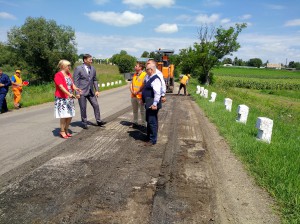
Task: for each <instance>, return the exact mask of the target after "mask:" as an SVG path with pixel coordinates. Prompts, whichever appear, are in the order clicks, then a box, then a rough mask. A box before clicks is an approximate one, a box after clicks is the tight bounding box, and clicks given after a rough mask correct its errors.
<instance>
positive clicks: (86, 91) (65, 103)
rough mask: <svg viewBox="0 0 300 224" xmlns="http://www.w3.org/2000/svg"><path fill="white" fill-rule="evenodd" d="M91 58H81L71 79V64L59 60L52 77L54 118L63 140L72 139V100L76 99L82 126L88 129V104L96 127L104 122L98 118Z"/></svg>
mask: <svg viewBox="0 0 300 224" xmlns="http://www.w3.org/2000/svg"><path fill="white" fill-rule="evenodd" d="M92 62H93V58H92V56H91V55H90V54H85V55H84V56H83V64H82V65H79V66H77V67H76V68H75V70H74V74H73V77H72V75H71V72H70V69H71V63H70V62H69V61H67V60H60V61H59V63H58V68H59V71H58V72H57V73H56V74H55V76H54V82H55V109H54V113H55V117H56V118H59V119H60V136H61V137H62V138H64V139H67V138H70V137H72V134H71V133H70V131H69V125H70V122H71V120H72V117H74V116H75V104H74V99H76V98H77V99H78V102H79V107H80V114H81V121H82V126H83V128H84V129H88V122H87V114H86V106H87V101H89V102H90V104H91V105H92V107H93V109H94V115H95V118H96V122H97V125H98V126H103V125H105V124H106V122H104V121H102V120H101V118H100V107H99V104H98V100H97V97H98V96H99V94H100V93H99V86H98V82H97V79H96V69H95V68H94V67H93V66H92Z"/></svg>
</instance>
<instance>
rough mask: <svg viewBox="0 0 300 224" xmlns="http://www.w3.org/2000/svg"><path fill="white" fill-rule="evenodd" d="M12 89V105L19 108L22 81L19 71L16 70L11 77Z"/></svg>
mask: <svg viewBox="0 0 300 224" xmlns="http://www.w3.org/2000/svg"><path fill="white" fill-rule="evenodd" d="M11 83H12V91H13V93H14V106H15V108H16V109H19V108H20V101H21V95H22V88H23V81H22V78H21V71H20V70H16V72H15V74H14V75H13V76H12V78H11Z"/></svg>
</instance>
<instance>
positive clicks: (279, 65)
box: [266, 63, 281, 69]
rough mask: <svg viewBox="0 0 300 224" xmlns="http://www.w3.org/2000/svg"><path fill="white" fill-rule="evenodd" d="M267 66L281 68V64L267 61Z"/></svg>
mask: <svg viewBox="0 0 300 224" xmlns="http://www.w3.org/2000/svg"><path fill="white" fill-rule="evenodd" d="M266 68H274V69H281V64H274V63H267V67H266Z"/></svg>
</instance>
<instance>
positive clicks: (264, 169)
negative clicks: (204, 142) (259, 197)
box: [188, 80, 300, 223]
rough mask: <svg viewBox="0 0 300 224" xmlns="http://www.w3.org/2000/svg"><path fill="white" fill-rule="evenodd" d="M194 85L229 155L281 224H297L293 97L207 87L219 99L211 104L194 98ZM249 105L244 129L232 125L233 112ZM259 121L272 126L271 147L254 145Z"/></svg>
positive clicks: (299, 152) (296, 107)
mask: <svg viewBox="0 0 300 224" xmlns="http://www.w3.org/2000/svg"><path fill="white" fill-rule="evenodd" d="M196 86H197V82H196V81H195V80H192V81H191V82H190V85H189V87H188V89H189V93H191V95H192V97H193V98H194V99H195V101H196V102H197V104H198V105H199V106H200V107H201V108H202V109H203V110H204V111H205V113H206V115H207V116H208V117H209V119H210V120H211V121H212V122H213V123H215V124H216V126H217V127H218V130H219V132H220V134H221V135H222V136H224V137H225V139H226V140H227V142H228V143H229V145H230V147H231V149H232V151H233V152H234V153H235V154H236V155H237V156H238V157H239V158H240V159H241V160H242V161H243V163H244V165H245V167H246V169H248V170H249V171H250V173H251V174H252V175H253V176H254V177H255V179H256V181H257V183H258V184H259V185H260V186H262V187H264V188H265V189H266V190H267V191H268V192H269V193H270V194H271V195H272V196H273V197H274V198H275V200H276V201H277V203H278V205H279V208H280V213H281V214H282V220H283V223H300V166H299V164H300V135H299V133H300V102H299V100H296V99H294V98H292V97H285V96H277V95H269V94H265V93H263V92H259V91H257V90H252V89H239V88H227V89H225V88H220V87H214V86H208V87H207V86H206V88H207V89H208V90H209V93H211V92H212V91H214V92H216V93H217V98H216V102H215V103H211V102H209V99H205V98H202V97H200V96H199V95H196ZM226 97H227V98H231V99H232V100H233V106H232V112H229V111H226V110H225V105H224V99H225V98H226ZM240 104H245V105H247V106H248V107H249V108H250V109H249V116H248V120H247V123H246V124H241V123H238V122H236V118H237V107H238V105H240ZM257 117H268V118H270V119H272V120H273V121H274V126H273V134H272V140H271V144H267V143H264V142H261V141H258V140H257V139H256V135H257V129H256V128H255V124H256V120H257Z"/></svg>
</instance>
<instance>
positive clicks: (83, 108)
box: [78, 95, 101, 124]
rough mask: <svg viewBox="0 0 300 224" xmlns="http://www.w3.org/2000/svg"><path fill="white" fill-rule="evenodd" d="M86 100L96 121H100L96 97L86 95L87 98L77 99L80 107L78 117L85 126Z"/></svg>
mask: <svg viewBox="0 0 300 224" xmlns="http://www.w3.org/2000/svg"><path fill="white" fill-rule="evenodd" d="M87 100H88V101H89V102H90V104H91V105H92V107H93V109H94V114H95V118H96V121H99V122H100V121H101V119H100V107H99V104H98V100H97V97H96V96H95V95H87V96H80V98H79V99H78V102H79V107H80V115H81V121H82V122H83V123H84V124H87V116H86V102H87Z"/></svg>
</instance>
